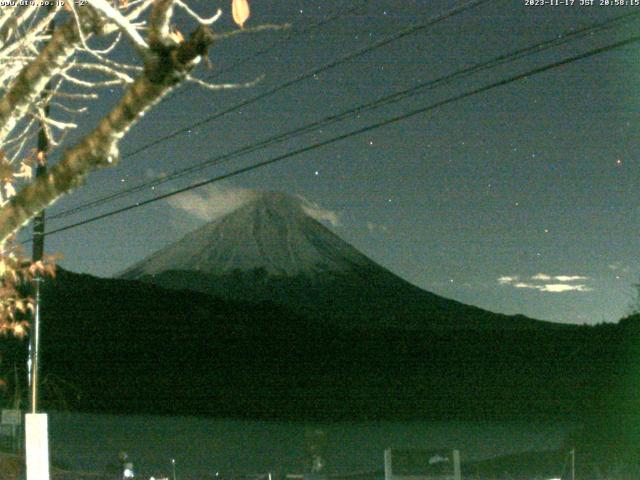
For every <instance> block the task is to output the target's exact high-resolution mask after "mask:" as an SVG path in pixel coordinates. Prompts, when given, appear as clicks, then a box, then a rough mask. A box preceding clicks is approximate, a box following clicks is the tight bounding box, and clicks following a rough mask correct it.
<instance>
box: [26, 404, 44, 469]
mask: <svg viewBox="0 0 640 480" xmlns="http://www.w3.org/2000/svg"><path fill="white" fill-rule="evenodd" d="M24 431H25V448H26V457H27V459H26V463H27V480H49V437H48V432H47V414H46V413H27V414H26V415H25V422H24Z"/></svg>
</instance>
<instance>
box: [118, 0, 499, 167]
mask: <svg viewBox="0 0 640 480" xmlns="http://www.w3.org/2000/svg"><path fill="white" fill-rule="evenodd" d="M490 1H491V0H472V1H470V2H467V3H464V4H463V5H460V6H458V7H454V8H452V9H451V10H448V11H447V12H445V13H443V14H440V15H438V16H436V17H433V18H431V19H430V20H428V21H427V22H424V23H420V24H417V25H412V26H409V27H407V28H404V29H402V30H400V31H399V32H397V33H395V34H393V35H390V36H389V37H386V38H383V39H381V40H379V41H377V42H374V43H372V44H370V45H368V46H366V47H364V48H361V49H359V50H356V51H354V52H350V53H347V54H346V55H344V56H342V57H340V58H338V59H336V60H332V61H331V62H329V63H326V64H324V65H323V66H321V67H318V68H315V69H313V70H311V71H309V72H306V73H303V74H301V75H299V76H297V77H295V78H293V79H291V80H288V81H286V82H284V83H281V84H280V85H278V86H276V87H273V88H271V89H269V90H267V91H266V92H263V93H261V94H259V95H256V96H255V97H252V98H249V99H247V100H244V101H242V102H240V103H237V104H235V105H233V106H232V107H229V108H227V109H225V110H222V111H220V112H217V113H214V114H213V115H211V116H209V117H206V118H204V119H202V120H199V121H197V122H195V123H192V124H190V125H188V126H186V127H183V128H180V129H178V130H174V131H173V132H171V133H169V134H167V135H163V136H162V137H160V138H158V139H156V140H153V141H152V142H149V143H147V144H145V145H143V146H141V147H139V148H136V149H135V150H132V151H130V152H127V153H125V154H124V155H123V156H122V158H129V157H132V156H134V155H137V154H138V153H140V152H143V151H145V150H148V149H149V148H151V147H154V146H156V145H158V144H160V143H163V142H165V141H167V140H170V139H172V138H175V137H177V136H179V135H182V134H183V133H185V132H188V131H189V130H192V129H195V128H198V127H201V126H202V125H205V124H207V123H210V122H213V121H214V120H217V119H218V118H220V117H223V116H225V115H227V114H228V113H231V112H234V111H236V110H238V109H240V108H243V107H246V106H247V105H251V104H252V103H255V102H257V101H259V100H262V99H265V98H268V97H270V96H272V95H274V94H276V93H278V92H280V91H281V90H284V89H286V88H288V87H290V86H292V85H295V84H297V83H300V82H302V81H304V80H307V79H309V78H312V77H313V76H314V75H318V74H320V73H323V72H326V71H327V70H330V69H332V68H335V67H337V66H339V65H342V64H343V63H347V62H349V61H351V60H353V59H355V58H358V57H360V56H362V55H364V54H366V53H369V52H371V51H373V50H377V49H378V48H381V47H383V46H385V45H388V44H390V43H392V42H395V41H397V40H400V39H402V38H404V37H407V36H409V35H413V34H414V33H417V32H420V31H422V30H425V29H426V28H428V27H431V26H433V25H435V24H437V23H439V22H441V21H443V20H447V19H449V18H451V17H454V16H456V15H459V14H461V13H463V12H465V11H467V10H470V9H472V8H475V7H478V6H480V5H482V4H484V3H487V2H490Z"/></svg>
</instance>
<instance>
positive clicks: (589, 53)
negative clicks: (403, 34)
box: [23, 36, 640, 243]
mask: <svg viewBox="0 0 640 480" xmlns="http://www.w3.org/2000/svg"><path fill="white" fill-rule="evenodd" d="M639 41H640V36H634V37H630V38H628V39H626V40H621V41H618V42H615V43H612V44H609V45H606V46H604V47H599V48H596V49H593V50H589V51H587V52H584V53H581V54H579V55H574V56H572V57H568V58H565V59H563V60H559V61H557V62H553V63H550V64H547V65H544V66H541V67H537V68H534V69H531V70H528V71H526V72H524V73H520V74H517V75H513V76H510V77H508V78H506V79H503V80H499V81H497V82H493V83H490V84H488V85H485V86H482V87H478V88H476V89H473V90H470V91H467V92H464V93H461V94H458V95H454V96H452V97H449V98H447V99H445V100H441V101H438V102H436V103H433V104H431V105H427V106H424V107H420V108H417V109H414V110H410V111H409V112H406V113H403V114H401V115H397V116H394V117H391V118H388V119H386V120H382V121H380V122H376V123H373V124H370V125H367V126H366V127H362V128H359V129H356V130H353V131H351V132H348V133H345V134H342V135H338V136H336V137H333V138H330V139H328V140H324V141H322V142H317V143H314V144H312V145H308V146H306V147H303V148H299V149H297V150H294V151H291V152H288V153H285V154H283V155H279V156H276V157H274V158H270V159H269V160H264V161H262V162H258V163H255V164H253V165H250V166H247V167H243V168H239V169H237V170H234V171H233V172H229V173H226V174H223V175H218V176H216V177H212V178H209V179H207V180H203V181H200V182H197V183H194V184H192V185H189V186H188V187H184V188H180V189H177V190H174V191H172V192H168V193H165V194H162V195H159V196H157V197H154V198H152V199H149V200H145V201H142V202H137V203H135V204H132V205H128V206H126V207H122V208H118V209H115V210H112V211H110V212H106V213H103V214H100V215H96V216H94V217H91V218H88V219H85V220H82V221H79V222H75V223H72V224H70V225H66V226H64V227H60V228H57V229H55V230H52V231H50V232H47V233H45V235H46V236H48V235H54V234H56V233H60V232H64V231H67V230H71V229H73V228H76V227H79V226H82V225H86V224H88V223H92V222H95V221H97V220H102V219H104V218H107V217H111V216H114V215H117V214H120V213H124V212H127V211H129V210H133V209H135V208H139V207H143V206H145V205H148V204H151V203H154V202H157V201H160V200H164V199H166V198H169V197H172V196H175V195H178V194H180V193H184V192H187V191H189V190H194V189H196V188H199V187H202V186H205V185H209V184H212V183H215V182H219V181H222V180H226V179H227V178H231V177H234V176H237V175H240V174H242V173H246V172H249V171H252V170H256V169H258V168H262V167H265V166H267V165H271V164H274V163H276V162H280V161H282V160H286V159H288V158H291V157H293V156H296V155H300V154H302V153H306V152H310V151H312V150H315V149H317V148H321V147H324V146H327V145H331V144H334V143H337V142H340V141H342V140H345V139H347V138H350V137H354V136H357V135H361V134H363V133H366V132H369V131H372V130H375V129H378V128H381V127H385V126H387V125H391V124H394V123H397V122H400V121H402V120H406V119H408V118H411V117H414V116H416V115H419V114H422V113H426V112H429V111H431V110H435V109H437V108H439V107H442V106H444V105H448V104H451V103H454V102H458V101H460V100H463V99H465V98H469V97H472V96H474V95H478V94H480V93H484V92H487V91H489V90H493V89H494V88H498V87H501V86H504V85H507V84H510V83H513V82H516V81H518V80H522V79H524V78H528V77H532V76H534V75H538V74H540V73H544V72H547V71H549V70H552V69H555V68H558V67H561V66H564V65H567V64H570V63H573V62H576V61H579V60H583V59H585V58H589V57H593V56H596V55H600V54H602V53H605V52H608V51H611V50H614V49H617V48H621V47H624V46H627V45H631V44H633V43H637V42H639ZM31 240H32V239H29V240H26V241H25V242H23V243H27V242H29V241H31Z"/></svg>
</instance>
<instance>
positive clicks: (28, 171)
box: [13, 162, 33, 180]
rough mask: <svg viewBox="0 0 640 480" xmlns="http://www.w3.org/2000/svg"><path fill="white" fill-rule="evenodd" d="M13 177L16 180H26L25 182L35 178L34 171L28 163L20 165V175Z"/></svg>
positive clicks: (16, 174) (15, 174)
mask: <svg viewBox="0 0 640 480" xmlns="http://www.w3.org/2000/svg"><path fill="white" fill-rule="evenodd" d="M13 176H14V177H15V178H24V179H25V180H31V178H32V177H33V169H32V168H31V167H30V166H29V165H27V164H26V163H24V162H22V163H21V164H20V171H19V172H18V173H14V174H13Z"/></svg>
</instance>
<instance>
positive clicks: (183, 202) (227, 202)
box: [167, 185, 257, 221]
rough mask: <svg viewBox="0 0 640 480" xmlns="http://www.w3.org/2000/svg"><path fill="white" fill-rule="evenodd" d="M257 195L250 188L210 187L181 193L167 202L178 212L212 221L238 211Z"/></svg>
mask: <svg viewBox="0 0 640 480" xmlns="http://www.w3.org/2000/svg"><path fill="white" fill-rule="evenodd" d="M256 195H257V192H255V191H254V190H250V189H248V188H235V187H220V186H218V185H209V186H208V187H205V188H201V189H198V190H191V191H188V192H185V193H181V194H180V195H177V196H175V197H171V198H169V199H168V200H167V201H168V202H169V205H171V206H172V207H173V208H175V209H176V210H180V211H182V212H184V213H187V214H189V215H191V216H192V217H195V218H196V219H198V220H203V221H211V220H214V219H216V218H218V217H221V216H223V215H225V214H227V213H229V212H232V211H234V210H236V209H237V208H239V207H241V206H242V205H244V204H245V203H247V202H248V201H250V200H251V199H253V198H255V196H256Z"/></svg>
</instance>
